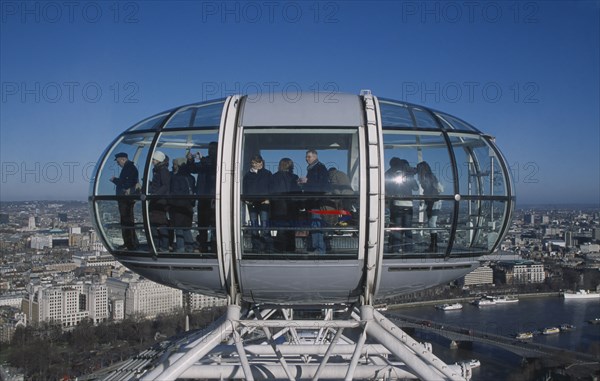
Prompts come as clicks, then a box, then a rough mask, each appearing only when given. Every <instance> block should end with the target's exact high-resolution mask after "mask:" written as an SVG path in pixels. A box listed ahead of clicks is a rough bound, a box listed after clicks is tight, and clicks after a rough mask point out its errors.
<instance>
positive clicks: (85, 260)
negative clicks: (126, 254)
mask: <svg viewBox="0 0 600 381" xmlns="http://www.w3.org/2000/svg"><path fill="white" fill-rule="evenodd" d="M73 263H75V264H76V265H77V266H78V267H102V266H113V267H116V266H118V265H119V263H118V262H117V260H116V259H115V257H113V256H112V255H110V254H106V253H102V254H101V253H99V252H93V253H78V254H75V255H73Z"/></svg>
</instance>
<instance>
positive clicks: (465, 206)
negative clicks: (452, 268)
mask: <svg viewBox="0 0 600 381" xmlns="http://www.w3.org/2000/svg"><path fill="white" fill-rule="evenodd" d="M459 205H460V206H459V214H458V222H457V229H456V235H455V238H454V245H453V247H452V252H451V255H453V256H464V255H483V254H487V253H489V252H490V250H491V249H492V248H493V247H494V246H495V245H496V243H497V241H498V239H499V238H500V237H499V233H500V230H501V229H502V223H503V222H504V219H505V218H506V216H507V215H506V213H507V208H506V202H504V201H492V200H461V201H460V203H459Z"/></svg>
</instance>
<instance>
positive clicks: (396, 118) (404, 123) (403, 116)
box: [379, 100, 415, 127]
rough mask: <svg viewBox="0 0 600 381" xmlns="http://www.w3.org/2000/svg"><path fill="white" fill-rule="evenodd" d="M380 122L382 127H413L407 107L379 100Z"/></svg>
mask: <svg viewBox="0 0 600 381" xmlns="http://www.w3.org/2000/svg"><path fill="white" fill-rule="evenodd" d="M379 111H380V113H381V123H382V125H383V126H384V127H414V126H415V123H414V122H413V118H412V116H411V114H410V112H409V111H408V107H406V106H405V105H401V104H396V103H390V102H385V101H381V100H380V101H379Z"/></svg>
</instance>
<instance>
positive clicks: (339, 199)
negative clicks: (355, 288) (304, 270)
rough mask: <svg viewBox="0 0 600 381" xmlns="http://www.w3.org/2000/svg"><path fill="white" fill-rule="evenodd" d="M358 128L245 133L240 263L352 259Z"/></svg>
mask: <svg viewBox="0 0 600 381" xmlns="http://www.w3.org/2000/svg"><path fill="white" fill-rule="evenodd" d="M359 151H360V150H359V136H358V129H347V128H336V129H326V128H321V129H317V128H307V129H291V128H285V129H283V128H270V129H262V128H245V129H244V131H243V141H242V149H241V153H240V165H239V167H240V168H241V171H240V179H239V192H240V203H239V205H240V209H239V221H240V225H241V232H240V239H241V247H242V253H243V255H244V256H245V257H246V258H250V257H256V258H273V256H265V254H273V255H279V256H290V257H294V256H297V257H312V255H329V256H330V257H331V256H340V257H342V258H356V257H357V255H358V224H359V218H360V217H359V216H360V203H359V192H360V182H361V179H360V155H359Z"/></svg>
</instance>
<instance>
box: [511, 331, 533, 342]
mask: <svg viewBox="0 0 600 381" xmlns="http://www.w3.org/2000/svg"><path fill="white" fill-rule="evenodd" d="M515 337H516V338H517V339H518V340H527V339H532V338H533V332H519V333H517V336H515Z"/></svg>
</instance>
